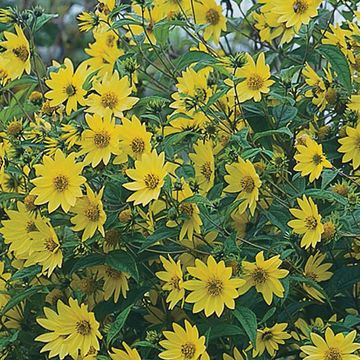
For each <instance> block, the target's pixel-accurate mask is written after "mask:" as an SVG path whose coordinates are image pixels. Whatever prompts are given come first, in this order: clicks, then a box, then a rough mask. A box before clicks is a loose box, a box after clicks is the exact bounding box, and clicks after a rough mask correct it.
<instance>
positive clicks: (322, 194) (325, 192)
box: [305, 189, 347, 205]
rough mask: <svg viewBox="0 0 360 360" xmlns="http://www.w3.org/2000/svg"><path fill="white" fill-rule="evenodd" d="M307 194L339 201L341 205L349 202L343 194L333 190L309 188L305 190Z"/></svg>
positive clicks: (321, 198) (326, 199)
mask: <svg viewBox="0 0 360 360" xmlns="http://www.w3.org/2000/svg"><path fill="white" fill-rule="evenodd" d="M305 195H308V196H311V197H312V198H316V199H320V200H325V201H330V202H334V201H336V202H338V203H339V204H341V205H346V204H347V199H346V198H344V197H343V196H341V195H339V194H336V193H333V192H332V191H328V190H322V189H308V190H306V191H305Z"/></svg>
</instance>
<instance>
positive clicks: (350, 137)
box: [338, 95, 360, 170]
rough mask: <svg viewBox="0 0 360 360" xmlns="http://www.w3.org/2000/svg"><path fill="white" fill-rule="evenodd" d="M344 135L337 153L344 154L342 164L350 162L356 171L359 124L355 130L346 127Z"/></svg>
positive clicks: (358, 153)
mask: <svg viewBox="0 0 360 360" xmlns="http://www.w3.org/2000/svg"><path fill="white" fill-rule="evenodd" d="M359 97H360V95H359ZM346 135H347V136H345V137H344V138H342V139H340V140H339V143H340V144H341V146H340V148H339V150H338V151H339V152H341V153H344V154H345V155H344V156H343V158H342V162H343V163H346V162H350V161H352V167H353V168H354V170H356V169H357V168H358V167H359V166H360V122H359V124H358V125H357V126H356V128H352V127H350V126H347V127H346Z"/></svg>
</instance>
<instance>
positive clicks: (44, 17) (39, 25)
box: [34, 14, 58, 32]
mask: <svg viewBox="0 0 360 360" xmlns="http://www.w3.org/2000/svg"><path fill="white" fill-rule="evenodd" d="M57 17H58V15H57V14H42V15H41V16H39V17H38V18H36V21H35V25H34V32H37V31H38V30H40V29H41V28H42V27H43V26H44V25H45V24H46V23H47V22H49V21H50V20H52V19H55V18H57Z"/></svg>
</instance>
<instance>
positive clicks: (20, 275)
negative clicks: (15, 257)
mask: <svg viewBox="0 0 360 360" xmlns="http://www.w3.org/2000/svg"><path fill="white" fill-rule="evenodd" d="M40 271H41V266H40V265H33V266H29V267H24V268H23V269H21V270H19V271H17V272H16V273H15V274H14V275H13V276H12V277H11V279H10V281H14V280H19V279H24V278H33V277H34V276H35V275H37V274H38V273H39V272H40Z"/></svg>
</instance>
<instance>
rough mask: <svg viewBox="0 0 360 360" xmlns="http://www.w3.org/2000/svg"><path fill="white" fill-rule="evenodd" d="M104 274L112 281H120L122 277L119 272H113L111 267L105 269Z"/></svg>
mask: <svg viewBox="0 0 360 360" xmlns="http://www.w3.org/2000/svg"><path fill="white" fill-rule="evenodd" d="M105 272H106V275H107V276H109V277H111V278H112V279H120V278H121V275H122V273H121V272H120V271H117V270H114V269H113V268H111V267H107V268H106V270H105Z"/></svg>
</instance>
